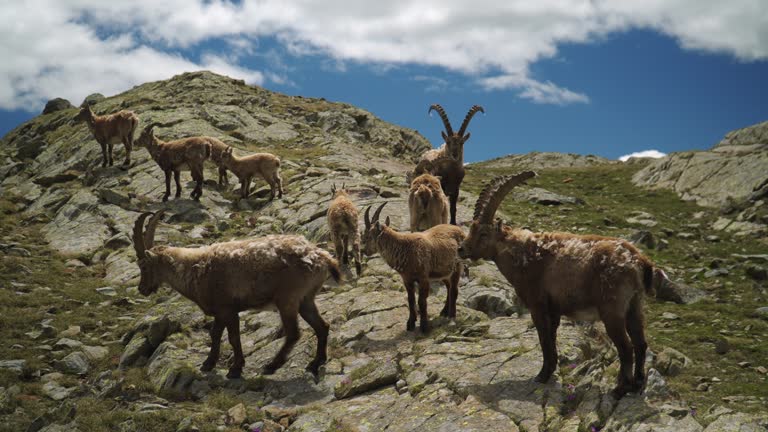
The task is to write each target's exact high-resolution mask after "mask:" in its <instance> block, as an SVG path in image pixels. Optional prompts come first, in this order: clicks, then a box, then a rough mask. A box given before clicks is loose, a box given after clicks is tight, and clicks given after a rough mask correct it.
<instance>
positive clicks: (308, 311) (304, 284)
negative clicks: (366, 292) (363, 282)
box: [133, 212, 341, 378]
mask: <svg viewBox="0 0 768 432" xmlns="http://www.w3.org/2000/svg"><path fill="white" fill-rule="evenodd" d="M150 215H152V213H144V214H142V215H141V216H139V218H138V219H137V220H136V224H135V225H134V227H133V246H134V248H135V249H136V256H137V258H138V264H139V269H140V270H141V280H140V281H139V292H140V293H141V294H143V295H150V294H152V293H154V292H155V291H157V289H158V288H159V287H160V285H161V284H167V285H170V287H171V288H173V289H174V290H176V291H178V292H179V293H180V294H181V295H183V296H184V297H186V298H188V299H190V300H192V301H193V302H195V303H196V304H197V305H198V306H199V307H200V309H202V311H203V313H205V314H206V315H209V316H213V318H214V322H213V327H212V328H211V331H210V334H211V351H210V353H209V354H208V358H207V359H206V360H205V361H204V362H203V364H202V366H201V367H200V370H201V371H203V372H207V371H210V370H212V369H213V368H214V366H215V365H216V362H217V361H218V358H219V347H220V344H221V335H222V333H223V331H224V328H226V329H227V334H228V335H229V343H230V344H231V345H232V350H233V352H234V361H233V363H232V365H231V367H230V368H229V373H227V377H228V378H237V377H239V376H240V375H241V373H242V370H243V366H244V365H245V358H244V357H243V350H242V347H241V345H240V321H239V318H238V313H239V312H241V311H244V310H247V309H259V308H263V307H265V306H268V305H270V304H273V305H275V306H276V307H277V310H278V312H279V313H280V319H281V320H282V323H283V330H284V332H285V342H284V343H283V346H282V347H281V348H280V351H279V352H278V353H277V355H276V356H275V358H274V359H273V360H272V361H271V362H270V363H269V364H267V365H266V366H265V367H264V369H263V373H264V374H271V373H273V372H274V371H275V370H277V369H278V368H280V366H282V365H283V364H284V363H285V360H286V358H287V356H288V354H289V353H290V352H291V350H292V349H293V346H294V345H295V344H296V342H297V341H298V340H299V337H300V332H299V323H298V322H297V318H296V316H297V314H300V315H301V317H302V318H303V319H304V321H306V322H307V323H308V324H309V325H310V326H311V327H312V330H314V332H315V335H316V336H317V353H316V354H315V358H314V360H312V362H311V363H309V365H308V366H307V370H308V371H310V372H312V373H313V374H315V375H317V371H318V368H319V367H320V366H321V365H322V364H323V363H325V360H326V343H327V341H328V328H329V326H328V324H327V323H326V322H325V321H324V320H323V318H322V316H320V312H318V310H317V306H316V305H315V295H316V294H317V292H318V291H320V288H321V287H322V286H323V283H324V282H325V280H326V279H327V278H328V275H329V274H330V275H331V276H332V277H333V278H334V279H335V280H336V281H339V280H340V278H341V273H340V270H339V265H338V262H337V261H336V260H335V259H333V258H332V257H331V255H330V254H329V253H328V252H326V251H324V250H322V249H320V248H318V247H317V246H315V245H313V244H311V243H310V242H308V241H307V240H306V239H305V238H304V237H301V236H292V235H270V236H266V237H262V238H257V239H253V240H242V241H230V242H227V243H216V244H212V245H210V246H202V247H199V248H181V247H170V246H154V236H155V228H156V227H157V223H158V222H159V221H160V219H161V218H162V215H163V213H162V212H158V213H155V214H154V215H152V218H151V219H150V220H149V223H148V224H147V228H146V231H144V229H143V227H144V221H145V220H146V218H147V217H148V216H150Z"/></svg>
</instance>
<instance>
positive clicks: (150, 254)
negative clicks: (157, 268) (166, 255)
mask: <svg viewBox="0 0 768 432" xmlns="http://www.w3.org/2000/svg"><path fill="white" fill-rule="evenodd" d="M145 253H146V254H147V258H150V259H154V258H156V257H157V254H155V253H154V252H152V251H150V250H148V251H146V252H145Z"/></svg>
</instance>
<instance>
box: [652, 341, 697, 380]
mask: <svg viewBox="0 0 768 432" xmlns="http://www.w3.org/2000/svg"><path fill="white" fill-rule="evenodd" d="M653 363H654V366H655V367H656V369H658V370H659V372H661V373H663V374H664V375H667V376H675V375H679V374H680V373H681V372H682V371H683V369H685V368H687V367H689V366H690V365H691V364H692V361H691V359H689V358H688V357H686V356H685V354H683V353H681V352H680V351H678V350H676V349H674V348H670V347H664V349H663V350H661V352H659V353H658V354H657V355H656V358H655V359H654V362H653Z"/></svg>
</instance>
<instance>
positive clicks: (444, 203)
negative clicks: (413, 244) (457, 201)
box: [408, 174, 448, 232]
mask: <svg viewBox="0 0 768 432" xmlns="http://www.w3.org/2000/svg"><path fill="white" fill-rule="evenodd" d="M408 211H409V213H410V217H411V232H417V231H423V230H426V229H429V228H432V227H433V226H435V225H440V224H447V223H448V198H447V197H446V196H445V194H444V193H443V188H442V187H441V186H440V179H438V178H437V177H435V176H433V175H431V174H422V175H420V176H418V177H416V178H415V179H414V180H413V182H411V190H410V192H409V194H408Z"/></svg>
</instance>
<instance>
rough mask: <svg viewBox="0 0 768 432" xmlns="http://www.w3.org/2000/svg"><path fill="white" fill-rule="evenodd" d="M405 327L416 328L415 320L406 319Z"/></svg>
mask: <svg viewBox="0 0 768 432" xmlns="http://www.w3.org/2000/svg"><path fill="white" fill-rule="evenodd" d="M405 329H406V330H407V331H414V330H416V321H408V322H407V323H405Z"/></svg>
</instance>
